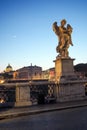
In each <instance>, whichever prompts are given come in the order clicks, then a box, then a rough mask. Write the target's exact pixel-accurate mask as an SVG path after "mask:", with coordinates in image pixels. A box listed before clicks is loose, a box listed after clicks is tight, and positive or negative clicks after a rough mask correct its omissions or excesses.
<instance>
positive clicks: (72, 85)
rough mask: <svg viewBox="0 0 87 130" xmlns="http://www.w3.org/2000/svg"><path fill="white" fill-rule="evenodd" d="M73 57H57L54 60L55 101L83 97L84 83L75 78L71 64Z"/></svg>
mask: <svg viewBox="0 0 87 130" xmlns="http://www.w3.org/2000/svg"><path fill="white" fill-rule="evenodd" d="M73 61H74V59H71V58H57V59H56V60H55V61H54V62H55V80H56V96H57V101H58V102H62V101H73V100H81V99H84V98H85V88H84V83H85V82H86V81H84V80H82V79H79V78H77V76H76V74H75V72H74V66H73Z"/></svg>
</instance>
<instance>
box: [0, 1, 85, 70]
mask: <svg viewBox="0 0 87 130" xmlns="http://www.w3.org/2000/svg"><path fill="white" fill-rule="evenodd" d="M62 19H66V21H67V24H70V25H71V26H72V28H73V32H72V35H71V37H72V42H73V44H74V46H70V47H69V56H70V57H71V58H75V61H74V65H75V64H78V63H87V54H86V52H87V0H0V72H3V71H4V70H5V68H6V66H7V65H8V64H10V65H11V66H12V67H13V70H17V69H19V68H22V67H24V66H30V65H31V63H32V65H37V66H41V67H42V69H43V70H46V69H49V68H52V67H54V66H55V63H54V62H53V61H54V60H55V59H56V56H57V55H58V54H57V52H56V46H57V45H58V38H57V36H56V35H55V33H54V32H53V30H52V24H53V23H54V22H55V21H57V24H58V25H60V21H61V20H62Z"/></svg>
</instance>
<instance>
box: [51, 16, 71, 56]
mask: <svg viewBox="0 0 87 130" xmlns="http://www.w3.org/2000/svg"><path fill="white" fill-rule="evenodd" d="M65 25H66V20H65V19H63V20H62V21H61V25H60V26H57V22H54V23H53V31H54V32H55V34H56V35H57V36H58V41H59V43H58V46H57V47H56V51H57V53H59V55H58V56H60V57H66V58H68V57H69V52H68V48H69V46H70V45H72V46H73V43H72V39H71V33H72V27H71V25H70V24H67V26H66V27H65Z"/></svg>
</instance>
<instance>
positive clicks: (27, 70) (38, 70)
mask: <svg viewBox="0 0 87 130" xmlns="http://www.w3.org/2000/svg"><path fill="white" fill-rule="evenodd" d="M15 75H16V76H17V77H15V78H16V79H29V80H32V79H41V78H42V67H39V66H36V65H35V66H32V65H31V66H27V67H23V68H20V69H18V70H16V72H15Z"/></svg>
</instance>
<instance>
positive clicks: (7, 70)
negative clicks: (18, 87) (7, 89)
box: [6, 64, 13, 72]
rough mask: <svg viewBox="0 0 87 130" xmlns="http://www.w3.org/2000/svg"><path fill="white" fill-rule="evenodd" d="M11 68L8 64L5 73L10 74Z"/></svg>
mask: <svg viewBox="0 0 87 130" xmlns="http://www.w3.org/2000/svg"><path fill="white" fill-rule="evenodd" d="M12 70H13V69H12V66H11V65H10V64H8V66H7V67H6V72H10V71H12Z"/></svg>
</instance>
